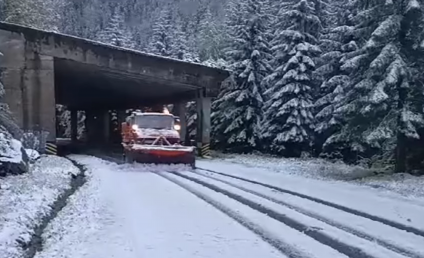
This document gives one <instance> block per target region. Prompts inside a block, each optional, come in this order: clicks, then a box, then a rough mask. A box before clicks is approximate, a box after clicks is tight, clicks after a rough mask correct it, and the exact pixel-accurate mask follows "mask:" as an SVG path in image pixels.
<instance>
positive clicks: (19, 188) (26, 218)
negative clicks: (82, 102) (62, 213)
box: [0, 156, 79, 258]
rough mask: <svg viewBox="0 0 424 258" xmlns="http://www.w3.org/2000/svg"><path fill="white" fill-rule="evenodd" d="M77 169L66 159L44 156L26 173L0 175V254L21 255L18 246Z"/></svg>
mask: <svg viewBox="0 0 424 258" xmlns="http://www.w3.org/2000/svg"><path fill="white" fill-rule="evenodd" d="M78 173H79V169H78V168H77V167H75V166H74V165H73V164H72V163H71V162H70V161H69V160H67V159H65V158H60V157H56V156H45V157H41V158H40V159H39V160H38V161H37V162H36V163H35V164H33V165H31V168H30V172H29V173H27V174H23V175H19V176H9V177H5V178H0V258H18V257H21V256H22V252H23V249H22V246H23V245H25V244H28V242H29V241H30V238H31V235H32V234H33V233H34V229H35V227H36V226H37V225H39V223H41V219H42V217H43V216H45V215H46V214H47V213H49V212H50V210H51V208H50V205H52V204H53V203H54V201H55V200H56V198H57V197H58V196H59V195H60V194H61V193H62V192H63V191H64V190H65V189H68V188H69V187H70V181H71V175H72V174H74V175H75V174H78Z"/></svg>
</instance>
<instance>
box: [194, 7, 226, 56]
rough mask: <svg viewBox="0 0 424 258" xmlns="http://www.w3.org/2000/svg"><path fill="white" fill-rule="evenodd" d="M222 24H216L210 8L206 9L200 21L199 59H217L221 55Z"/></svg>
mask: <svg viewBox="0 0 424 258" xmlns="http://www.w3.org/2000/svg"><path fill="white" fill-rule="evenodd" d="M221 30H222V26H221V25H220V24H217V21H216V20H215V19H214V18H213V16H212V13H211V11H210V9H209V8H208V9H206V12H205V15H204V17H203V19H202V20H201V22H200V29H199V37H198V43H197V45H198V48H199V58H200V61H201V62H203V61H206V60H211V61H212V60H214V61H216V60H218V59H220V58H221V57H222V43H223V37H222V36H223V34H222V31H221Z"/></svg>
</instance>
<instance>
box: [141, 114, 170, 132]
mask: <svg viewBox="0 0 424 258" xmlns="http://www.w3.org/2000/svg"><path fill="white" fill-rule="evenodd" d="M135 123H136V124H137V125H138V127H139V128H151V129H168V130H171V129H173V126H174V118H173V117H172V116H163V115H142V116H136V117H135Z"/></svg>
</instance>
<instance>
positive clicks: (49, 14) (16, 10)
mask: <svg viewBox="0 0 424 258" xmlns="http://www.w3.org/2000/svg"><path fill="white" fill-rule="evenodd" d="M3 6H4V8H3V11H4V14H2V15H4V20H5V21H6V22H10V23H16V24H21V25H25V26H29V27H35V28H38V29H43V30H50V31H58V26H59V21H60V14H61V13H62V10H63V8H64V0H4V1H3Z"/></svg>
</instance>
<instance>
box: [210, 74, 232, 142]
mask: <svg viewBox="0 0 424 258" xmlns="http://www.w3.org/2000/svg"><path fill="white" fill-rule="evenodd" d="M235 89H236V82H235V80H234V75H233V76H230V78H228V79H227V80H225V81H224V82H223V83H222V85H221V89H220V92H219V94H218V96H217V98H216V100H215V101H213V102H212V107H211V109H212V113H211V144H212V147H213V148H214V149H225V147H226V145H227V135H226V134H225V133H224V132H225V130H226V129H227V127H228V125H229V122H230V121H228V119H227V117H226V112H223V110H221V109H220V108H222V107H223V106H225V103H224V102H225V101H226V100H225V96H226V95H227V94H229V93H231V92H232V91H234V90H235Z"/></svg>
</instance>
